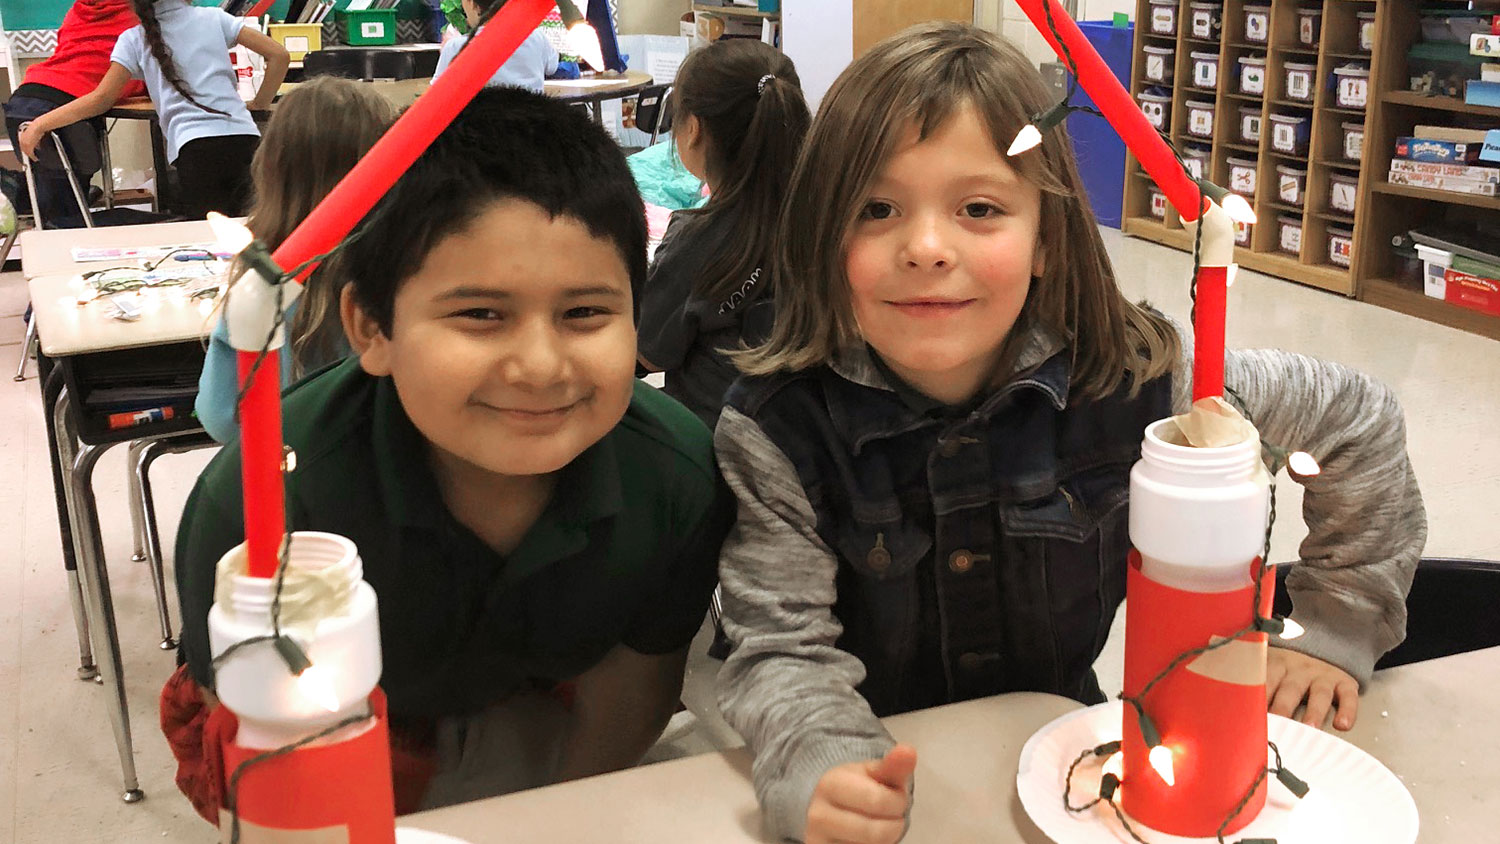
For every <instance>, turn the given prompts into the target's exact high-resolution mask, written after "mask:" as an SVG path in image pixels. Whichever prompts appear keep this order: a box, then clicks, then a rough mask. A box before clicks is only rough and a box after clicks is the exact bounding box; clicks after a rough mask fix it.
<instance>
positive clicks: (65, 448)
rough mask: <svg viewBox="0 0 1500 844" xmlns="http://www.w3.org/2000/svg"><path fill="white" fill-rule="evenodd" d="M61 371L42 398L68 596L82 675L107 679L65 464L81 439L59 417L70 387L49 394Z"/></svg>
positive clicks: (52, 377)
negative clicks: (93, 629)
mask: <svg viewBox="0 0 1500 844" xmlns="http://www.w3.org/2000/svg"><path fill="white" fill-rule="evenodd" d="M61 375H62V373H61V372H59V371H57V370H56V369H54V370H53V371H52V374H51V375H50V376H49V377H48V378H47V384H46V385H45V386H44V388H43V391H42V401H43V402H49V401H50V407H51V408H52V413H51V414H50V415H48V416H47V420H46V422H47V437H48V439H49V441H50V444H51V447H52V452H53V461H52V473H53V474H52V483H53V485H54V486H55V488H56V494H57V497H58V498H60V499H61V500H59V501H58V502H57V521H58V524H59V527H60V528H61V531H62V540H63V567H64V568H65V569H66V570H67V573H68V600H69V602H70V603H71V604H72V608H73V626H74V628H76V631H77V633H78V679H80V680H84V681H89V680H92V681H95V682H103V681H102V680H100V679H99V667H98V666H97V665H95V664H94V648H93V645H92V644H91V643H90V641H89V615H88V609H87V604H86V602H85V601H84V597H83V582H82V580H81V579H80V578H79V577H78V566H77V560H78V554H77V550H76V547H77V543H76V541H75V540H74V538H73V537H74V533H73V520H72V513H73V504H72V500H71V497H70V495H69V493H68V474H67V470H66V469H65V468H64V467H71V466H72V465H73V459H74V457H75V456H76V455H77V453H78V443H77V441H76V440H74V439H73V436H72V433H71V431H72V429H71V427H67V426H66V425H64V424H62V422H60V421H59V420H62V421H63V422H65V420H64V419H63V417H62V416H61V415H60V414H59V413H57V406H58V402H59V401H61V399H62V393H63V392H64V391H65V390H66V388H64V387H57V396H56V397H55V398H54V397H52V396H51V395H49V394H50V393H51V391H52V390H53V388H54V386H55V385H56V384H57V382H58V380H59V379H60V377H61Z"/></svg>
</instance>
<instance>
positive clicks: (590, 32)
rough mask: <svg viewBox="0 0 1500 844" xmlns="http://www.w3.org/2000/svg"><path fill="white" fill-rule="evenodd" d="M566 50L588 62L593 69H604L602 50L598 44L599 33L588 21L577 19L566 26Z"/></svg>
mask: <svg viewBox="0 0 1500 844" xmlns="http://www.w3.org/2000/svg"><path fill="white" fill-rule="evenodd" d="M568 50H569V51H570V52H572V53H573V54H575V55H577V56H578V57H579V58H581V59H583V60H584V61H586V62H588V63H589V67H592V68H593V69H594V70H599V71H602V70H604V50H603V48H601V47H600V46H599V33H597V32H595V31H594V27H592V26H590V25H589V22H588V21H577V22H575V23H574V24H573V25H572V26H569V27H568Z"/></svg>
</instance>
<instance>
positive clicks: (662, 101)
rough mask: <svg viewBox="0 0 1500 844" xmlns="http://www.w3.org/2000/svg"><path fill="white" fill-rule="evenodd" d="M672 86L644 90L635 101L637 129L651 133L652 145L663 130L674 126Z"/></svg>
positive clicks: (650, 87) (654, 86)
mask: <svg viewBox="0 0 1500 844" xmlns="http://www.w3.org/2000/svg"><path fill="white" fill-rule="evenodd" d="M671 92H672V86H671V85H650V86H648V87H645V88H642V89H641V93H640V94H639V95H637V96H636V100H635V128H637V129H639V130H640V131H642V132H650V133H651V143H653V144H654V143H656V136H657V135H660V134H661V130H662V129H664V128H668V127H670V126H671V125H672V107H671Z"/></svg>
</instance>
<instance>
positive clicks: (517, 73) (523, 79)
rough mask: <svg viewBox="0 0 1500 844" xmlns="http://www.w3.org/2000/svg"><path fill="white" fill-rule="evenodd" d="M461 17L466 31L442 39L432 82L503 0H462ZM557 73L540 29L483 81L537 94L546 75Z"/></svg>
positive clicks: (552, 53) (554, 56)
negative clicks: (488, 79)
mask: <svg viewBox="0 0 1500 844" xmlns="http://www.w3.org/2000/svg"><path fill="white" fill-rule="evenodd" d="M462 4H463V10H464V20H465V21H467V22H468V24H469V31H468V32H465V33H463V34H461V35H459V36H458V37H457V38H450V39H448V41H446V42H444V44H443V49H442V50H441V51H440V52H439V53H438V63H437V67H436V68H435V69H434V70H433V71H432V81H434V82H436V81H437V78H438V77H439V76H442V75H443V71H445V70H447V69H448V65H449V64H451V63H452V62H453V60H454V59H455V58H457V57H458V54H459V53H460V52H461V51H462V50H463V49H464V47H467V46H468V45H469V39H470V38H472V37H473V36H474V33H476V32H478V31H479V30H480V28H481V27H483V26H484V25H485V24H487V23H489V22H490V18H493V17H494V16H495V14H496V13H497V12H499V11H500V8H501V7H502V6H504V5H505V0H462ZM556 72H557V50H556V49H554V48H553V46H552V43H551V42H550V41H548V40H547V36H545V35H543V34H542V31H541V30H540V29H538V30H536V31H534V32H532V33H531V35H529V36H527V37H526V40H525V41H522V42H521V46H520V47H517V48H516V52H515V53H514V54H512V55H511V57H510V58H508V59H506V60H505V64H503V65H500V69H499V70H497V71H495V75H494V76H492V77H490V81H489V82H486V83H485V85H486V87H495V86H497V85H509V86H510V87H512V88H525V89H526V90H528V91H531V92H533V93H536V94H540V93H542V86H543V85H544V84H545V82H546V79H547V75H548V74H551V73H556Z"/></svg>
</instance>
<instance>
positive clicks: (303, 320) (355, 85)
mask: <svg viewBox="0 0 1500 844" xmlns="http://www.w3.org/2000/svg"><path fill="white" fill-rule="evenodd" d="M329 115H338V119H337V120H330V119H329V117H328V116H329ZM394 117H395V112H394V109H393V108H392V107H391V104H390V101H389V100H387V99H386V98H385V97H383V96H381V95H380V94H379V93H377V92H376V91H375V90H374V89H372V88H371V87H370V86H369V85H366V84H364V83H363V82H356V81H354V80H352V79H341V78H339V77H337V76H319V77H316V78H314V79H311V80H309V81H307V82H304V83H302V84H301V85H300V86H298V87H297V89H296V90H295V91H292V92H291V93H289V94H287V95H286V96H285V97H283V98H282V99H281V102H280V103H278V104H277V106H276V113H275V115H274V116H273V117H272V118H271V122H270V123H269V124H268V125H267V126H266V134H265V138H264V139H262V141H261V144H260V148H259V149H257V150H256V151H255V158H254V160H253V161H252V162H251V164H250V174H251V180H252V183H253V188H254V203H253V205H252V206H251V209H250V219H249V220H248V221H246V225H248V226H249V227H250V230H251V231H252V232H254V233H255V236H256V238H257V239H259V240H260V241H261V242H262V243H264V244H266V246H268V247H270V248H271V249H273V250H274V249H275V248H276V247H278V246H280V245H281V242H282V241H283V240H286V238H287V236H288V235H290V234H291V233H292V230H293V229H295V228H297V226H298V225H299V224H300V223H301V222H302V220H303V219H304V218H306V217H307V215H308V214H311V213H312V210H313V209H314V208H316V207H317V206H318V203H319V202H322V201H323V197H325V196H327V195H328V192H329V191H331V190H333V188H334V186H335V185H337V184H338V183H339V180H341V179H343V178H344V175H345V174H347V173H348V172H349V170H350V169H351V168H352V167H354V165H355V164H356V163H358V161H359V159H360V158H361V157H362V156H363V155H364V154H365V152H367V151H368V150H369V149H370V147H372V146H374V145H375V142H376V141H378V140H380V136H381V135H382V134H384V132H385V130H386V128H387V127H389V126H390V124H391V120H392V119H393V118H394ZM339 264H340V260H339V256H338V255H334V256H333V257H332V258H330V259H328V260H327V261H324V262H323V263H322V264H321V265H319V267H318V269H317V270H316V271H315V272H313V274H312V275H311V276H309V277H308V279H307V282H306V283H305V285H304V286H303V289H302V293H301V295H300V296H299V297H298V298H297V301H296V302H295V303H293V305H292V306H291V307H289V308H287V312H286V320H287V322H288V323H289V324H290V325H291V333H290V334H289V335H288V343H289V346H290V354H284V355H282V356H281V370H282V372H281V383H282V384H284V385H290V384H292V383H293V382H295V381H296V380H297V379H299V378H301V377H302V376H304V375H306V374H308V373H310V372H313V371H314V370H317V369H321V368H322V367H324V366H326V365H328V364H330V363H333V362H334V361H336V360H339V359H341V358H343V357H344V356H345V355H347V354H348V353H349V344H348V342H347V341H345V339H344V327H343V325H342V324H341V323H340V322H339V304H338V303H339V291H340V290H342V289H343V286H344V278H345V276H344V274H343V273H342V272H341V270H340V266H339ZM239 273H240V270H239V269H238V268H237V267H236V268H234V269H232V270H231V271H230V277H231V278H234V277H236V276H238V275H239ZM235 361H236V356H235V350H234V348H233V347H232V346H230V345H229V328H228V325H227V323H225V322H224V321H223V320H220V321H219V323H218V324H217V325H216V326H215V327H214V330H213V334H212V336H211V337H210V340H209V347H208V356H207V358H206V359H205V360H204V362H203V375H202V376H201V377H200V378H199V380H198V399H197V402H196V410H197V414H198V421H199V422H200V423H202V425H203V429H204V430H205V431H207V432H208V434H209V436H211V437H213V438H214V439H216V440H218V441H219V442H229V441H231V440H233V439H234V438H235V437H237V436H238V435H239V425H238V424H237V422H236V421H235V400H236V399H237V398H238V397H239V373H238V370H237V368H236V363H235Z"/></svg>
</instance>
